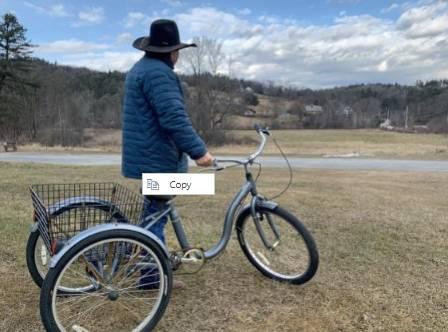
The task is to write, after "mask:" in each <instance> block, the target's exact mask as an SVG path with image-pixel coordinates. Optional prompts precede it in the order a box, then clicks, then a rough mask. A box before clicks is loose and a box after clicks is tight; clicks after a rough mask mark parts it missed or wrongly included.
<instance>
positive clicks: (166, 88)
mask: <svg viewBox="0 0 448 332" xmlns="http://www.w3.org/2000/svg"><path fill="white" fill-rule="evenodd" d="M206 152H207V150H206V147H205V144H204V142H203V141H202V139H201V138H200V137H199V135H198V134H197V133H196V131H195V130H194V129H193V127H192V125H191V121H190V118H189V117H188V114H187V112H186V110H185V104H184V98H183V94H182V88H181V86H180V82H179V79H178V77H177V75H176V74H175V73H174V72H173V70H172V69H171V68H170V67H169V66H168V65H167V64H166V63H165V62H163V61H161V60H158V59H153V58H149V57H146V56H145V57H143V58H142V59H140V60H139V61H138V62H137V63H136V64H135V65H134V66H133V67H132V69H131V70H130V71H129V73H128V74H127V76H126V84H125V98H124V107H123V152H122V173H123V175H124V176H125V177H128V178H135V179H140V178H141V175H142V173H178V172H186V171H187V169H188V162H187V157H186V155H185V154H188V155H189V156H190V157H191V158H192V159H198V158H200V157H202V156H203V155H204V154H205V153H206Z"/></svg>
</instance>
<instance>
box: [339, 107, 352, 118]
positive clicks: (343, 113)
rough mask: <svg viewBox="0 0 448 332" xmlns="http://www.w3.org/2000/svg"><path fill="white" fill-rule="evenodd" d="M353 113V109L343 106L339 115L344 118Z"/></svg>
mask: <svg viewBox="0 0 448 332" xmlns="http://www.w3.org/2000/svg"><path fill="white" fill-rule="evenodd" d="M352 113H353V108H351V107H350V106H345V107H344V108H343V109H342V111H341V114H342V115H345V116H350V115H352Z"/></svg>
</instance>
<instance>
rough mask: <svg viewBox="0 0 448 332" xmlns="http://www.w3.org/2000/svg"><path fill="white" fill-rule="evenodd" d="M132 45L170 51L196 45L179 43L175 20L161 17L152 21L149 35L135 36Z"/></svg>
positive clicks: (145, 49) (159, 51)
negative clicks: (161, 18)
mask: <svg viewBox="0 0 448 332" xmlns="http://www.w3.org/2000/svg"><path fill="white" fill-rule="evenodd" d="M132 46H134V47H135V48H136V49H138V50H140V51H148V52H155V53H170V52H173V51H177V50H180V49H182V48H186V47H196V46H197V45H196V44H194V43H192V44H187V43H181V41H180V37H179V30H178V29H177V24H176V22H174V21H171V20H165V19H163V20H156V21H154V22H152V24H151V28H150V31H149V36H148V37H140V38H137V39H136V40H135V41H134V42H133V43H132Z"/></svg>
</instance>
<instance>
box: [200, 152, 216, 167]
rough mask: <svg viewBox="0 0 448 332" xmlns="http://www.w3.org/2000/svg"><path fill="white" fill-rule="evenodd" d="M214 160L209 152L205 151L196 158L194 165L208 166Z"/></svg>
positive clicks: (211, 164)
mask: <svg viewBox="0 0 448 332" xmlns="http://www.w3.org/2000/svg"><path fill="white" fill-rule="evenodd" d="M214 160H215V158H214V157H213V156H212V155H211V154H210V152H207V153H206V154H205V155H203V156H202V157H201V158H199V159H196V160H195V163H196V165H198V166H201V167H208V166H213V161H214Z"/></svg>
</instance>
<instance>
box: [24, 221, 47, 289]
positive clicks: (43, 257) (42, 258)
mask: <svg viewBox="0 0 448 332" xmlns="http://www.w3.org/2000/svg"><path fill="white" fill-rule="evenodd" d="M50 258H51V255H50V252H49V251H48V249H47V246H46V245H45V243H44V241H43V240H42V237H41V236H40V232H39V231H38V230H37V231H35V232H32V233H30V236H29V237H28V242H27V244H26V264H27V266H28V270H29V272H30V274H31V278H33V281H34V282H35V283H36V285H37V286H39V287H42V283H43V281H44V278H45V276H46V275H47V272H48V266H49V264H50Z"/></svg>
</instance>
